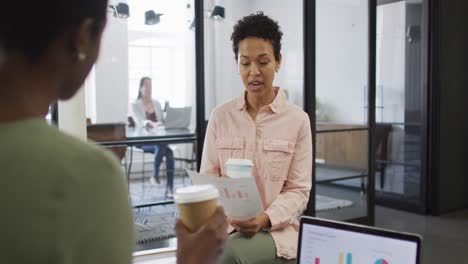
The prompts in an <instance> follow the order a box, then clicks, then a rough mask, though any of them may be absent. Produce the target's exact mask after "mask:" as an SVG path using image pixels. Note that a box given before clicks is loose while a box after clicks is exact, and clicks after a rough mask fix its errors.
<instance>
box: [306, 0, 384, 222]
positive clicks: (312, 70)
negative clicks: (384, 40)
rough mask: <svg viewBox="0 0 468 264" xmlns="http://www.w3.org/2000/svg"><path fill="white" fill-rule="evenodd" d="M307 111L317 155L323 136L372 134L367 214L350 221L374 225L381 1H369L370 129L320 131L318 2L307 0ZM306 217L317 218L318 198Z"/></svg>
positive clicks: (311, 203) (312, 192) (311, 195)
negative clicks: (318, 139) (317, 108)
mask: <svg viewBox="0 0 468 264" xmlns="http://www.w3.org/2000/svg"><path fill="white" fill-rule="evenodd" d="M303 3H304V4H303V9H304V55H305V63H304V71H305V72H304V110H305V111H306V112H307V113H308V114H309V118H310V121H311V129H312V142H313V153H314V155H315V153H316V144H315V143H316V137H317V134H319V133H335V132H347V131H362V130H365V131H368V159H369V160H368V187H367V188H368V190H367V215H366V216H364V217H361V218H356V219H349V221H350V222H354V223H361V224H370V225H373V224H374V218H375V217H374V216H375V215H374V214H375V210H374V202H375V188H374V186H375V163H374V162H373V161H374V160H375V151H374V150H375V135H374V134H375V133H374V131H375V111H374V109H375V100H373V98H375V93H376V91H375V89H376V45H375V43H376V39H377V30H376V26H377V25H376V22H377V21H376V18H377V0H368V8H369V11H368V21H369V28H368V50H369V52H368V85H367V87H369V90H368V93H369V94H368V96H367V99H368V106H369V107H368V109H367V110H368V112H367V116H368V128H357V129H353V128H351V129H333V130H321V131H317V127H316V122H315V120H316V116H315V93H316V84H315V79H316V1H308V0H304V2H303ZM313 164H314V166H313V170H312V182H313V184H312V190H311V192H310V197H315V194H316V184H317V182H316V166H315V160H314V161H313ZM305 214H306V215H309V216H314V215H315V214H316V212H315V199H309V203H308V205H307V210H306V212H305Z"/></svg>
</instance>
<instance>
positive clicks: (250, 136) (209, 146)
mask: <svg viewBox="0 0 468 264" xmlns="http://www.w3.org/2000/svg"><path fill="white" fill-rule="evenodd" d="M276 89H277V95H276V98H275V99H274V101H273V102H272V103H271V104H270V105H268V106H265V107H263V108H262V109H261V110H260V111H259V112H258V114H257V117H256V119H255V120H253V119H252V117H251V116H250V115H249V113H248V112H247V110H246V102H245V93H246V91H245V90H244V92H243V93H242V95H241V96H240V97H238V98H236V99H234V100H232V101H230V102H227V103H225V104H223V105H221V106H219V107H217V108H216V109H214V110H213V112H212V114H211V117H210V121H209V123H208V128H207V132H206V138H205V145H204V148H203V158H202V164H201V170H200V171H201V173H204V174H209V175H226V168H225V163H226V161H227V160H228V159H229V158H241V159H250V160H252V161H253V163H254V169H253V176H254V177H255V179H256V182H257V189H258V191H259V193H260V197H261V199H262V203H263V208H264V209H265V213H266V214H267V215H268V216H269V217H270V221H271V229H270V230H269V232H270V234H271V236H272V237H273V239H274V241H275V244H276V252H277V255H278V256H279V257H284V258H287V259H293V258H296V253H297V242H298V228H299V225H298V221H297V218H298V216H299V215H300V214H301V213H302V211H304V210H305V208H306V206H307V201H308V200H309V192H310V189H311V185H312V136H311V131H310V121H309V117H308V116H307V114H306V113H305V112H304V111H302V109H300V108H299V107H297V106H296V105H294V104H291V103H289V102H287V101H286V95H285V93H284V92H283V91H282V90H280V89H279V88H276Z"/></svg>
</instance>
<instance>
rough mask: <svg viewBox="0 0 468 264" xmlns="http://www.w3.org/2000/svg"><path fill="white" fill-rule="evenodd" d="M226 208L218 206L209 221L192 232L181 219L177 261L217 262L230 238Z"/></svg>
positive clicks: (183, 262)
mask: <svg viewBox="0 0 468 264" xmlns="http://www.w3.org/2000/svg"><path fill="white" fill-rule="evenodd" d="M227 227H228V222H227V219H226V215H225V214H224V209H223V208H222V207H218V208H217V209H216V212H215V214H214V215H213V216H212V217H211V218H210V220H209V221H208V223H207V224H206V225H205V226H203V227H201V228H200V229H199V230H198V231H196V232H194V233H191V232H190V231H189V230H188V229H187V227H185V226H184V224H183V223H182V221H181V220H180V219H179V220H177V223H176V233H177V263H180V264H185V263H190V264H192V263H193V264H202V263H203V264H207V263H210V264H211V263H212V264H215V263H217V261H218V259H219V257H220V256H221V255H222V253H223V250H224V245H225V243H226V240H227V238H228V233H227Z"/></svg>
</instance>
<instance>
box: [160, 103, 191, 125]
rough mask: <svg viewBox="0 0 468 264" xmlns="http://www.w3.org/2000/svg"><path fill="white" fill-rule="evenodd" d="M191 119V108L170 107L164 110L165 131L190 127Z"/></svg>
mask: <svg viewBox="0 0 468 264" xmlns="http://www.w3.org/2000/svg"><path fill="white" fill-rule="evenodd" d="M191 119H192V107H191V106H187V107H176V108H175V107H170V106H167V108H166V119H165V120H164V126H165V128H166V129H185V128H188V127H189V126H190V121H191Z"/></svg>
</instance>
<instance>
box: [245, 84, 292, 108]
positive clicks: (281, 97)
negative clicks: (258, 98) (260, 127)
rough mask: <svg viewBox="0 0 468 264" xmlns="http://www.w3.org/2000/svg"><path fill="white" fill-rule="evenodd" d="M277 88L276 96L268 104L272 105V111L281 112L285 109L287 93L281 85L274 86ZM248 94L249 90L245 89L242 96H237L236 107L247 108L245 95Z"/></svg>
mask: <svg viewBox="0 0 468 264" xmlns="http://www.w3.org/2000/svg"><path fill="white" fill-rule="evenodd" d="M274 89H275V90H276V97H275V99H274V100H273V102H271V104H269V105H268V106H269V107H270V109H271V111H273V113H275V114H279V113H280V112H281V110H283V108H284V106H285V105H286V94H285V93H284V91H283V90H281V89H280V88H279V87H274ZM246 94H247V90H245V89H244V90H243V91H242V94H241V96H239V97H238V98H237V102H236V109H239V110H246V109H247V102H246V100H245V96H246Z"/></svg>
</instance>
